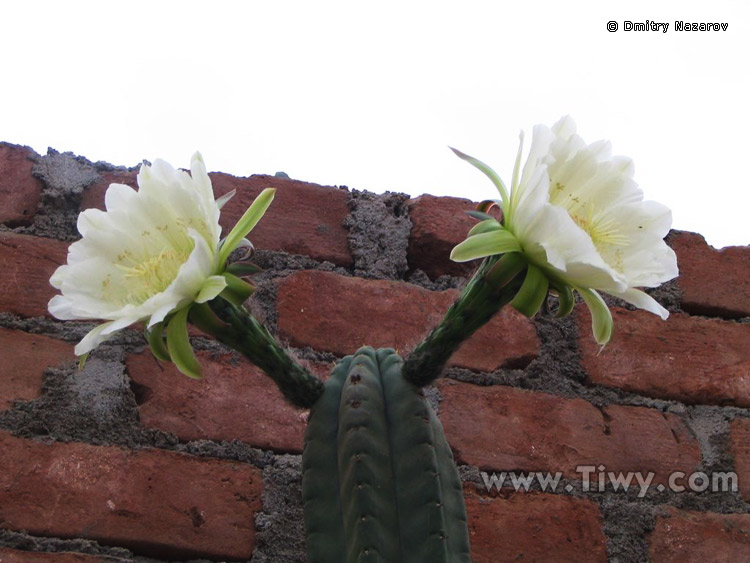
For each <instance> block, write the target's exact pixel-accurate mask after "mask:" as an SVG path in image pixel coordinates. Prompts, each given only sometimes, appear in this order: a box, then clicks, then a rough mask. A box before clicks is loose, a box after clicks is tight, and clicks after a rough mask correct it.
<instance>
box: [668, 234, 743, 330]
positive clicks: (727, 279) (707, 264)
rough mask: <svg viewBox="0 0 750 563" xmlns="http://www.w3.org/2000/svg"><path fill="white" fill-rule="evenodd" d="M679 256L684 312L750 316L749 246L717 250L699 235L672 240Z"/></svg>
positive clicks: (733, 316) (678, 235)
mask: <svg viewBox="0 0 750 563" xmlns="http://www.w3.org/2000/svg"><path fill="white" fill-rule="evenodd" d="M669 244H670V245H671V246H672V248H673V249H674V251H675V253H676V254H677V264H678V265H679V268H680V277H679V278H678V280H677V284H678V286H679V287H680V290H682V295H683V299H682V308H683V309H684V310H685V311H687V312H689V313H693V314H697V315H716V316H720V317H726V318H737V317H747V316H750V246H729V247H726V248H722V249H721V250H716V249H715V248H713V247H711V246H709V245H708V244H707V243H706V240H705V239H704V238H703V237H702V236H701V235H699V234H696V233H689V232H679V231H678V232H677V233H676V234H673V235H672V236H671V237H670V238H669Z"/></svg>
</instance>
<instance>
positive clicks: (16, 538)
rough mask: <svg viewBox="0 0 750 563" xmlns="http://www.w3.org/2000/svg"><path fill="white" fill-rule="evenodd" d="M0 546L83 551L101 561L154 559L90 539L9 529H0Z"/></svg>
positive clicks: (143, 561) (144, 562)
mask: <svg viewBox="0 0 750 563" xmlns="http://www.w3.org/2000/svg"><path fill="white" fill-rule="evenodd" d="M0 546H3V547H9V548H11V549H18V550H20V551H32V552H41V553H64V552H73V553H84V554H86V555H95V556H97V557H99V558H100V559H101V560H102V561H112V562H120V561H136V562H138V563H152V562H155V561H156V559H150V558H148V557H139V556H135V555H133V553H132V552H131V551H129V550H127V549H125V548H124V547H105V546H102V545H99V544H98V543H97V542H95V541H91V540H82V539H75V540H61V539H57V538H42V537H36V536H31V535H29V534H24V533H20V532H12V531H10V530H0Z"/></svg>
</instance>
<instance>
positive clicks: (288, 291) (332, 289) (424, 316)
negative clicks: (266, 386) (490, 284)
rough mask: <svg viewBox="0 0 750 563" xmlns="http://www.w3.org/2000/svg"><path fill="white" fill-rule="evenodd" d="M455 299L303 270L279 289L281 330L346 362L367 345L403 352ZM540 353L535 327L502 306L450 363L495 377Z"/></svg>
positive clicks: (440, 293) (414, 288)
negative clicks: (494, 373)
mask: <svg viewBox="0 0 750 563" xmlns="http://www.w3.org/2000/svg"><path fill="white" fill-rule="evenodd" d="M457 295H458V292H457V291H455V290H448V291H428V290H426V289H424V288H421V287H418V286H415V285H412V284H408V283H404V282H395V281H386V280H365V279H361V278H350V277H345V276H340V275H338V274H334V273H330V272H321V271H302V272H297V273H295V274H293V275H291V276H289V277H288V278H286V279H284V280H283V281H282V282H281V284H280V287H279V291H278V299H277V309H278V326H279V331H280V332H281V333H282V334H283V335H284V336H285V337H287V338H288V339H289V340H290V342H291V343H292V345H294V346H299V347H304V346H310V347H312V348H315V349H317V350H323V351H327V352H332V353H334V354H337V355H340V356H343V355H346V354H352V353H354V352H355V351H356V350H357V349H358V348H359V347H360V346H363V345H365V344H367V345H370V346H374V347H391V348H396V349H397V350H398V351H399V352H400V353H403V354H406V353H408V352H409V351H410V350H412V349H413V348H414V347H415V346H416V345H417V344H418V343H419V342H420V340H421V339H422V338H423V337H424V336H426V335H427V333H428V332H429V331H430V329H431V328H432V327H434V326H435V325H436V324H438V322H440V320H441V319H442V317H443V315H444V314H445V312H446V311H447V310H448V307H449V306H450V304H451V303H452V302H453V301H454V300H455V298H456V297H457ZM538 351H539V342H538V339H537V336H536V332H535V330H534V327H533V325H532V323H531V322H530V321H529V320H528V319H527V318H526V317H524V316H523V315H521V314H519V313H517V312H516V311H515V310H513V309H511V308H510V307H506V308H505V309H503V310H502V311H501V312H500V313H499V314H497V315H495V317H494V318H493V319H492V320H491V321H490V322H489V323H487V325H485V326H484V327H482V328H481V329H480V330H478V331H477V333H476V334H474V336H472V337H471V338H470V339H469V340H468V341H467V342H466V343H465V344H464V345H463V346H462V347H461V348H460V349H459V350H458V351H457V352H456V354H455V355H454V356H453V359H452V360H451V364H452V365H456V366H460V367H465V368H468V369H473V370H477V371H493V370H495V369H497V368H499V367H504V366H505V367H508V366H522V365H525V364H527V363H528V362H529V361H531V360H532V359H533V358H534V357H536V356H537V354H538Z"/></svg>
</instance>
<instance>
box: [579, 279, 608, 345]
mask: <svg viewBox="0 0 750 563" xmlns="http://www.w3.org/2000/svg"><path fill="white" fill-rule="evenodd" d="M575 289H576V291H578V293H580V294H581V297H583V300H584V301H585V302H586V305H587V306H588V308H589V311H590V312H591V330H592V332H593V333H594V340H596V343H597V344H599V345H600V346H601V347H602V348H604V346H605V345H606V344H607V342H609V340H610V338H612V329H613V325H614V323H613V322H612V312H611V311H610V310H609V307H607V304H606V303H605V302H604V299H602V296H601V295H599V293H597V292H596V291H595V290H593V289H589V288H583V287H576V288H575Z"/></svg>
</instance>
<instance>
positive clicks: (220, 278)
mask: <svg viewBox="0 0 750 563" xmlns="http://www.w3.org/2000/svg"><path fill="white" fill-rule="evenodd" d="M231 195H233V194H227V196H225V197H223V198H221V199H219V200H214V194H213V189H212V186H211V180H210V178H209V176H208V173H207V172H206V166H205V164H204V163H203V159H202V158H201V155H200V154H199V153H196V154H195V155H194V156H193V158H192V160H191V166H190V174H188V173H187V172H185V171H183V170H175V169H174V168H173V167H172V166H170V165H169V164H168V163H166V162H164V161H163V160H156V161H155V162H154V164H153V165H152V166H148V165H145V164H144V165H143V166H141V169H140V171H139V173H138V191H136V190H134V189H133V188H131V187H129V186H126V185H123V184H111V185H110V186H109V188H108V189H107V192H106V195H105V206H106V209H107V210H106V211H101V210H99V209H87V210H85V211H83V212H82V213H81V214H80V215H79V217H78V231H79V233H80V234H81V237H82V238H81V239H80V240H78V241H76V242H74V243H73V244H71V245H70V248H69V250H68V260H67V264H65V265H63V266H60V267H59V268H58V269H57V270H56V271H55V273H54V274H53V275H52V277H51V278H50V283H51V284H52V286H54V287H55V288H56V289H59V290H60V291H61V293H62V295H57V296H55V297H53V298H52V299H51V300H50V302H49V306H48V308H49V311H50V313H51V314H52V315H53V316H55V317H57V318H58V319H61V320H69V319H103V320H106V321H107V322H105V323H104V324H101V325H99V326H97V327H96V328H94V329H93V330H92V331H91V332H89V333H88V334H87V335H86V336H85V337H84V338H83V340H81V342H79V343H78V345H77V346H76V347H75V353H76V355H78V356H82V355H85V354H87V353H88V352H90V351H91V350H93V349H94V348H96V347H97V346H98V345H99V344H101V343H102V342H104V341H105V340H107V339H108V338H111V337H112V336H113V335H114V334H115V333H116V332H117V331H118V330H121V329H123V328H125V327H127V326H129V325H131V324H133V323H135V322H138V321H144V322H145V323H146V324H147V327H149V328H152V327H154V326H158V328H159V339H161V334H162V326H161V323H163V322H164V321H165V318H167V316H168V315H172V314H175V313H179V314H176V315H175V317H180V320H179V321H178V323H184V322H185V321H186V319H187V310H188V306H189V305H191V304H192V303H204V302H206V301H209V300H211V299H213V298H214V297H216V296H217V295H219V294H220V293H221V292H222V291H224V289H225V288H226V287H227V285H228V282H230V283H231V281H232V280H230V279H229V275H228V274H225V273H224V262H225V261H226V258H227V256H228V255H229V253H230V252H231V250H233V249H234V248H235V247H236V246H237V245H238V244H239V243H240V242H241V240H242V238H243V237H244V236H245V235H246V234H247V232H249V230H250V229H251V228H252V227H253V226H254V225H255V223H257V220H258V219H260V216H262V215H263V213H264V212H265V210H266V208H267V207H268V205H269V204H270V202H271V200H272V199H273V190H267V191H266V192H265V193H264V194H262V195H261V196H259V198H258V200H261V199H262V201H261V202H260V204H259V205H258V206H256V205H255V204H254V205H253V207H254V208H255V210H254V213H253V214H252V215H253V217H250V218H249V220H248V218H247V217H243V219H242V220H240V222H239V223H238V225H237V227H235V229H234V230H233V231H232V233H230V235H229V237H228V240H227V241H226V242H225V244H224V245H223V246H222V245H221V244H220V241H219V237H220V235H221V227H220V226H219V209H220V207H221V206H222V205H223V203H225V202H226V201H227V200H228V199H229V197H231ZM258 200H256V202H258ZM253 207H251V209H253ZM261 208H262V209H261ZM248 211H250V210H248ZM247 215H248V214H247V213H246V216H247ZM243 228H244V230H243ZM229 239H232V240H231V241H230V240H229ZM167 336H168V338H167V340H168V343H169V334H168V335H167ZM172 340H173V341H175V342H176V341H177V340H178V338H176V337H175V338H173V339H172ZM185 342H186V329H185ZM183 344H184V343H183ZM188 346H189V344H188ZM169 351H170V352H172V346H170V350H169ZM191 353H192V350H191ZM172 355H174V354H172ZM175 363H178V367H181V366H180V365H179V362H178V361H177V360H175ZM181 369H182V367H181Z"/></svg>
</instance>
